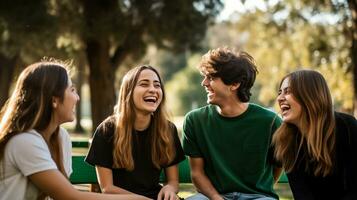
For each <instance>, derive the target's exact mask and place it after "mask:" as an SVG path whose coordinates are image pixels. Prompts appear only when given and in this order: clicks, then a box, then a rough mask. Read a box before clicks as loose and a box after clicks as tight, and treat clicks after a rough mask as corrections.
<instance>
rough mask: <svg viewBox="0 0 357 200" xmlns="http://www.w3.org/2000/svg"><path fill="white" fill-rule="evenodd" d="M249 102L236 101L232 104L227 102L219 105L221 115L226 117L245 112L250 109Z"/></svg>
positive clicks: (218, 109)
mask: <svg viewBox="0 0 357 200" xmlns="http://www.w3.org/2000/svg"><path fill="white" fill-rule="evenodd" d="M248 106H249V104H248V103H242V102H238V101H236V102H234V103H230V104H225V105H223V106H222V105H221V106H217V111H218V113H219V114H220V115H222V116H224V117H237V116H239V115H241V114H242V113H244V112H245V111H246V110H247V109H248Z"/></svg>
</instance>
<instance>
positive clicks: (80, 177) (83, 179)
mask: <svg viewBox="0 0 357 200" xmlns="http://www.w3.org/2000/svg"><path fill="white" fill-rule="evenodd" d="M84 158H85V156H78V155H75V156H72V168H73V173H72V174H71V177H70V181H71V183H72V184H92V183H98V181H97V176H96V172H95V168H94V167H93V166H91V165H89V164H87V163H86V162H85V161H84ZM179 175H180V177H179V181H180V183H191V173H190V166H189V163H188V159H185V160H184V161H183V162H181V163H180V164H179ZM160 182H165V175H164V173H161V176H160ZM287 182H288V179H287V177H286V175H285V173H284V174H283V175H282V176H281V177H280V180H279V183H287Z"/></svg>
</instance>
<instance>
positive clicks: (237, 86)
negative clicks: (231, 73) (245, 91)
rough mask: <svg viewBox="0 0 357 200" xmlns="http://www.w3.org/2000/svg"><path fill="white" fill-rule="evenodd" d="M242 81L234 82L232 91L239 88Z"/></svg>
mask: <svg viewBox="0 0 357 200" xmlns="http://www.w3.org/2000/svg"><path fill="white" fill-rule="evenodd" d="M239 86H240V83H233V84H232V85H231V87H230V89H231V91H234V90H238V88H239Z"/></svg>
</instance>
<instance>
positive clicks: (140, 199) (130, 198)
mask: <svg viewBox="0 0 357 200" xmlns="http://www.w3.org/2000/svg"><path fill="white" fill-rule="evenodd" d="M78 196H79V198H78V199H88V200H92V199H93V200H94V199H106V200H111V199H112V200H119V199H123V200H124V199H125V200H135V199H137V200H148V199H149V198H147V197H144V196H140V195H135V194H122V195H114V194H100V193H91V192H80V195H78Z"/></svg>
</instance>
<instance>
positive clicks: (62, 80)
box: [0, 60, 69, 177]
mask: <svg viewBox="0 0 357 200" xmlns="http://www.w3.org/2000/svg"><path fill="white" fill-rule="evenodd" d="M68 79H69V77H68V72H67V70H66V68H65V65H64V63H60V61H56V62H55V61H52V60H51V61H43V62H38V63H35V64H32V65H30V66H28V67H26V68H25V69H24V70H23V71H22V72H21V74H20V76H19V78H18V79H17V82H16V86H15V89H14V91H13V93H12V95H11V97H10V98H9V99H8V100H7V102H6V103H5V105H4V106H3V108H2V110H1V112H0V162H1V161H2V160H3V159H4V154H5V147H6V144H7V143H8V142H9V141H10V140H11V138H12V137H14V136H15V135H18V134H21V133H23V132H26V131H29V130H31V129H35V130H37V131H39V132H40V131H41V130H44V129H46V128H47V126H48V125H49V123H50V120H51V116H52V112H53V108H52V98H53V97H59V98H60V99H61V101H63V98H64V92H65V89H66V88H67V86H68ZM48 147H49V149H50V153H51V156H52V158H53V160H54V161H55V163H56V165H57V167H58V169H59V170H60V171H61V173H62V174H63V175H64V176H66V177H67V174H66V173H65V169H64V166H63V153H62V148H61V147H62V145H61V140H60V139H59V127H57V129H56V130H55V132H54V133H53V134H52V136H51V138H50V141H49V144H48ZM2 172H3V171H2ZM2 175H3V174H2V173H1V176H2Z"/></svg>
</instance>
